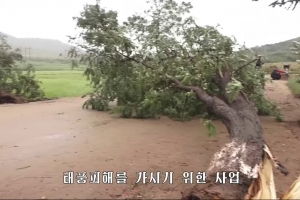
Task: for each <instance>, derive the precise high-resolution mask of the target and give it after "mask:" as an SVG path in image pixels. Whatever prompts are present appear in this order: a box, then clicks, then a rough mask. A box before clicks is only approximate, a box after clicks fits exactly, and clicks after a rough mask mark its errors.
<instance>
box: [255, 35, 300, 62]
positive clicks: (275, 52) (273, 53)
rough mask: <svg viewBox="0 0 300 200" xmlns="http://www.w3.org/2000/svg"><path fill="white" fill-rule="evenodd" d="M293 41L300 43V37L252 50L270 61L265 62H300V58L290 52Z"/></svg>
mask: <svg viewBox="0 0 300 200" xmlns="http://www.w3.org/2000/svg"><path fill="white" fill-rule="evenodd" d="M293 41H298V42H300V37H298V38H294V39H291V40H287V41H283V42H278V43H275V44H266V45H262V46H257V47H253V48H251V49H252V50H253V51H254V52H255V53H257V54H261V55H264V56H266V57H267V58H268V59H267V60H265V62H269V63H275V62H295V61H296V60H299V56H298V55H295V54H293V52H292V51H291V50H290V48H291V47H292V46H293Z"/></svg>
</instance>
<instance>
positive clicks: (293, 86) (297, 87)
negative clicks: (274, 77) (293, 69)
mask: <svg viewBox="0 0 300 200" xmlns="http://www.w3.org/2000/svg"><path fill="white" fill-rule="evenodd" d="M297 80H298V79H296V78H293V79H290V80H289V81H288V86H289V88H290V90H291V92H292V93H293V94H294V95H299V94H300V83H298V82H297Z"/></svg>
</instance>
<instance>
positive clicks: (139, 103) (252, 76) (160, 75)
mask: <svg viewBox="0 0 300 200" xmlns="http://www.w3.org/2000/svg"><path fill="white" fill-rule="evenodd" d="M149 7H150V8H149V10H146V11H145V12H144V13H145V16H142V15H134V16H132V17H130V18H128V20H127V21H126V22H124V23H123V25H120V24H119V23H118V19H117V13H116V12H114V11H107V10H105V9H103V8H102V7H101V5H100V1H97V3H96V4H95V5H87V6H85V8H84V11H83V12H82V13H81V15H80V17H77V18H75V19H76V21H77V26H78V28H80V29H81V30H82V33H81V34H80V37H81V39H83V40H84V43H77V45H78V46H79V47H80V48H83V49H85V51H86V54H85V55H81V61H82V62H85V63H87V64H88V67H87V69H86V71H85V72H84V74H85V76H87V77H88V78H89V79H90V80H91V83H92V85H93V87H94V91H93V92H92V93H91V94H90V98H89V100H88V101H87V102H86V103H85V104H84V107H85V108H89V107H91V108H92V109H96V110H100V111H107V110H109V107H108V103H109V101H113V100H115V99H117V100H118V103H117V107H116V108H115V109H114V110H112V111H113V112H117V113H120V114H121V116H122V117H126V118H129V117H137V118H150V117H152V118H153V117H157V116H159V115H167V116H169V117H171V118H175V119H181V120H186V119H191V118H192V117H196V116H202V117H203V116H204V115H206V114H208V116H207V115H206V118H208V119H209V118H211V117H212V116H213V117H217V118H219V119H221V120H222V122H223V123H224V124H225V126H226V128H227V130H228V133H229V136H230V139H231V142H230V143H229V144H226V145H225V147H223V148H222V149H221V150H220V151H219V152H217V153H216V154H215V155H214V157H213V159H212V161H211V164H210V165H209V168H208V182H209V184H208V185H207V186H206V187H205V188H201V189H199V188H193V189H192V191H189V192H188V193H187V194H184V195H183V199H199V198H200V199H244V198H246V199H262V198H269V199H273V198H275V196H276V193H275V186H274V181H273V177H272V176H273V172H272V167H271V164H273V165H274V166H275V167H276V168H278V169H279V170H280V171H281V172H282V173H284V174H288V171H287V170H286V169H285V168H284V167H283V165H282V164H281V163H280V162H279V161H277V160H276V159H275V158H274V156H273V155H272V153H271V151H270V149H269V147H268V146H267V144H266V142H265V140H264V137H263V129H262V125H261V122H260V120H259V118H258V112H260V113H264V114H270V115H273V116H275V117H276V118H277V119H279V120H282V119H281V115H280V113H279V112H278V110H277V109H276V107H275V106H274V105H273V104H272V103H271V102H269V101H267V100H266V99H265V98H264V95H263V90H264V85H265V81H266V80H265V76H264V73H263V72H262V71H260V70H257V69H255V68H254V67H253V62H255V61H256V60H255V58H253V56H251V52H250V53H249V52H248V51H247V49H246V48H244V47H242V46H238V45H237V44H236V42H235V41H234V39H232V38H229V37H227V36H224V35H222V34H221V33H220V32H219V31H218V30H217V28H215V27H211V26H206V27H200V26H198V25H197V23H196V22H195V20H194V19H193V18H192V17H190V16H187V15H188V13H189V10H190V9H191V8H192V5H191V4H190V3H185V2H182V3H181V4H178V3H177V2H175V1H173V0H153V1H152V3H151V5H150V6H149ZM70 39H71V40H73V41H75V39H78V37H73V38H71V37H70ZM76 41H77V40H76ZM236 49H238V51H237V50H236ZM70 55H71V56H76V55H77V51H76V49H72V51H70ZM206 122H207V123H206V124H207V125H208V128H209V130H210V131H211V132H214V131H215V128H214V126H213V124H212V123H211V121H206ZM217 172H225V174H226V176H227V177H228V176H229V174H228V173H230V172H239V174H240V183H239V184H228V183H226V184H217V183H215V180H216V174H217ZM297 187H298V186H297ZM293 194H294V193H293ZM289 195H290V193H289Z"/></svg>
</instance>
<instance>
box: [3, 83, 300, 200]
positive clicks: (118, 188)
mask: <svg viewBox="0 0 300 200" xmlns="http://www.w3.org/2000/svg"><path fill="white" fill-rule="evenodd" d="M278 85H279V87H280V88H281V90H280V91H278V90H276V91H271V90H272V87H273V86H269V87H268V89H267V91H266V93H267V95H268V96H269V97H270V98H273V97H274V96H275V97H276V98H277V97H278V96H284V95H289V92H288V91H287V90H286V89H287V88H286V86H285V85H284V84H283V83H281V82H278ZM283 89H285V90H284V91H285V93H286V94H284V92H283ZM286 101H289V102H290V101H293V102H296V103H298V102H299V100H294V99H293V98H292V99H287V100H286ZM280 102H281V100H280ZM280 102H279V103H280ZM282 102H284V101H282ZM282 102H281V103H282ZM82 103H83V99H80V98H65V99H60V100H55V101H49V102H36V103H30V104H23V105H2V106H0V113H1V115H0V127H1V129H0V138H1V140H0V161H1V163H0V166H1V176H0V198H1V199H3V198H31V199H36V198H42V197H45V198H51V199H55V198H56V199H58V198H64V199H72V198H73V199H74V198H78V199H83V198H85V199H93V198H124V197H126V196H127V197H133V196H141V198H148V199H149V198H157V199H158V198H160V199H162V198H169V199H171V198H173V199H175V198H180V197H181V194H180V192H181V191H182V190H184V189H185V188H189V187H191V184H184V183H183V180H182V173H183V172H184V171H188V172H189V171H193V172H197V171H204V170H205V169H206V168H207V166H208V164H209V161H210V159H211V157H212V155H213V154H214V153H215V152H216V151H217V150H219V149H220V148H221V146H222V145H223V144H224V143H225V142H227V141H228V136H227V135H228V134H227V132H226V129H225V127H224V126H223V125H222V124H221V123H220V122H216V126H217V130H218V136H217V137H214V138H209V137H208V136H207V135H206V129H205V128H204V127H203V126H202V125H201V124H200V122H199V120H195V121H191V122H186V123H182V122H175V121H171V120H169V119H167V118H162V119H160V120H133V119H119V118H113V117H112V116H111V115H109V114H107V113H102V112H96V111H90V110H82V109H81V106H80V105H81V104H82ZM291 105H292V106H293V109H289V111H288V112H289V114H293V113H295V112H299V111H300V109H298V110H295V108H296V106H295V105H294V104H291ZM288 108H289V107H288ZM297 114H298V113H297ZM297 114H294V115H293V116H296V115H297ZM299 116H300V115H299ZM261 119H262V121H263V125H264V130H265V135H266V136H265V137H266V141H267V142H268V144H269V145H270V146H271V148H272V149H273V151H274V154H275V156H276V157H278V158H279V159H280V160H281V161H282V162H283V163H284V164H285V166H286V167H287V168H288V170H289V171H290V172H291V174H290V175H289V176H288V177H284V176H283V175H281V174H279V173H278V172H277V171H276V175H275V176H276V185H277V189H278V192H279V193H282V192H283V191H284V190H286V189H287V188H288V187H289V186H290V185H291V183H292V182H293V181H294V180H295V177H296V176H298V175H299V174H300V164H299V161H300V154H299V150H300V148H299V139H298V138H297V137H298V135H297V133H296V132H298V133H299V130H298V128H297V127H296V126H295V125H292V126H290V124H289V123H277V122H275V121H274V120H273V119H270V118H268V117H262V118H261ZM288 125H289V126H288ZM65 171H74V172H83V171H86V172H92V171H101V172H103V171H114V172H123V171H126V172H127V176H128V180H127V184H126V185H121V184H116V183H115V180H113V181H114V183H113V184H103V183H100V184H90V183H87V184H77V183H75V184H72V185H68V184H63V172H65ZM138 171H147V172H151V171H161V172H164V171H173V172H174V175H173V176H174V177H173V184H172V185H170V184H156V185H155V184H152V183H149V184H141V183H138V184H135V182H136V180H137V174H136V172H138ZM161 178H162V179H163V178H164V177H163V176H162V177H161Z"/></svg>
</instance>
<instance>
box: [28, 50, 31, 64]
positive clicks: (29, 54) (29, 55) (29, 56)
mask: <svg viewBox="0 0 300 200" xmlns="http://www.w3.org/2000/svg"><path fill="white" fill-rule="evenodd" d="M28 49H29V55H28V61H29V62H30V50H31V48H28Z"/></svg>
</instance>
